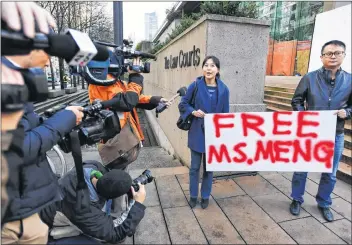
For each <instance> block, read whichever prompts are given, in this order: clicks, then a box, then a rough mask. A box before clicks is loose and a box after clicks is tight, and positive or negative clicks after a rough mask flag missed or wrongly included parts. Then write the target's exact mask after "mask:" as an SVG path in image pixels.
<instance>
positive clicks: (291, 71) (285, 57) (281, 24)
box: [153, 1, 350, 76]
mask: <svg viewBox="0 0 352 245" xmlns="http://www.w3.org/2000/svg"><path fill="white" fill-rule="evenodd" d="M248 3H249V2H242V3H241V4H242V7H246V4H248ZM200 4H201V2H196V1H190V2H185V1H179V2H176V4H175V6H174V7H173V11H172V12H173V14H172V15H170V14H169V15H168V16H167V18H166V20H165V21H164V23H163V25H162V26H161V28H160V29H159V30H158V31H157V33H156V35H155V36H154V37H153V42H154V43H158V42H163V41H164V40H165V39H166V37H167V36H168V34H169V33H171V31H172V30H173V29H174V28H175V26H177V24H178V23H179V22H180V19H181V18H182V16H183V15H185V14H190V13H194V12H199V11H200ZM346 4H350V2H335V1H333V2H324V1H316V2H313V1H311V2H301V1H296V2H295V1H290V2H289V1H272V2H264V1H260V2H259V1H258V2H256V6H257V10H258V12H257V13H258V15H257V18H258V19H266V20H270V22H271V27H270V28H271V29H270V38H269V53H268V57H267V70H266V74H267V75H272V76H295V75H301V76H303V75H304V74H306V73H307V71H308V64H309V56H310V48H311V42H312V38H313V33H314V24H315V17H316V15H317V14H319V13H322V12H324V11H329V10H331V9H334V8H338V7H341V6H343V5H346Z"/></svg>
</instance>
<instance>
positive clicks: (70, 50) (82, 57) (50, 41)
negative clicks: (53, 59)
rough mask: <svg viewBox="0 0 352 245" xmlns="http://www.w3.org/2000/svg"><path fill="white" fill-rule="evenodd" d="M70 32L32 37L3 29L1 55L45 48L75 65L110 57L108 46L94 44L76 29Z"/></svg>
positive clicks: (37, 34) (51, 53)
mask: <svg viewBox="0 0 352 245" xmlns="http://www.w3.org/2000/svg"><path fill="white" fill-rule="evenodd" d="M68 32H69V33H70V34H65V35H59V34H49V35H46V34H43V33H36V35H35V37H34V38H33V39H30V38H27V37H26V36H24V35H23V33H21V32H14V31H9V30H6V29H1V55H24V54H28V53H29V52H31V51H32V50H34V49H43V50H44V51H45V52H46V53H48V54H49V55H51V56H57V57H59V58H64V59H65V60H66V61H67V62H68V63H69V64H70V65H73V66H75V65H80V66H83V65H86V64H87V63H88V62H89V61H90V60H92V59H93V60H99V61H105V60H107V59H108V58H109V52H108V50H107V49H106V47H104V46H102V45H99V44H93V43H92V41H91V40H90V39H89V37H88V35H87V34H85V33H81V32H79V31H76V30H68ZM68 32H67V33H68ZM71 33H72V34H71Z"/></svg>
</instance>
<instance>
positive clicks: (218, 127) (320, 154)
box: [204, 111, 337, 173]
mask: <svg viewBox="0 0 352 245" xmlns="http://www.w3.org/2000/svg"><path fill="white" fill-rule="evenodd" d="M335 112H336V111H302V112H298V111H285V112H246V113H219V114H206V115H205V118H204V126H205V127H204V128H205V147H206V169H207V171H287V172H292V171H302V172H328V173H331V172H332V164H333V158H334V145H335V129H336V117H337V116H336V115H334V113H335Z"/></svg>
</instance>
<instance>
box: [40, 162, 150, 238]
mask: <svg viewBox="0 0 352 245" xmlns="http://www.w3.org/2000/svg"><path fill="white" fill-rule="evenodd" d="M83 168H84V171H85V175H86V176H85V180H86V183H87V185H88V184H90V183H89V182H90V179H89V178H87V174H88V173H87V172H86V170H88V172H90V170H91V169H93V170H99V171H100V172H101V173H102V174H104V173H106V172H107V170H106V169H105V168H104V166H103V165H102V164H100V163H99V162H96V161H85V162H84V165H83ZM59 184H60V187H61V189H62V191H63V192H64V195H65V197H64V199H63V200H62V201H61V202H57V203H55V204H52V205H50V206H49V207H46V208H45V209H43V210H42V211H41V212H40V216H41V219H42V220H43V221H44V222H45V223H46V224H47V225H48V226H49V228H53V223H54V217H55V214H56V212H57V211H59V212H61V213H63V214H64V215H65V216H66V217H67V218H68V219H69V220H70V221H71V222H72V223H73V224H74V225H75V226H77V227H78V228H79V229H80V230H81V231H82V232H83V233H84V234H86V235H89V236H91V237H94V238H97V239H100V240H104V241H106V242H108V243H118V242H120V241H122V240H123V239H125V237H126V236H132V235H133V234H134V233H135V231H136V227H137V226H138V224H139V222H140V221H141V220H142V218H143V217H144V211H145V206H144V205H143V204H141V203H138V202H134V204H133V205H132V207H131V209H130V210H129V212H128V215H127V217H124V218H123V217H119V218H120V220H121V218H122V221H123V222H122V223H120V224H118V220H119V219H115V218H114V217H112V216H110V215H107V214H106V213H105V212H104V211H102V209H103V207H104V204H105V202H106V199H104V198H103V197H101V196H99V200H98V201H97V200H94V201H93V200H92V193H90V194H91V195H90V197H91V202H90V204H91V206H90V212H87V213H84V214H77V213H75V212H74V208H73V206H74V202H75V198H76V195H75V193H76V185H77V175H76V170H75V168H73V169H72V170H70V171H69V172H68V173H67V174H66V175H65V176H64V177H63V178H61V179H60V180H59Z"/></svg>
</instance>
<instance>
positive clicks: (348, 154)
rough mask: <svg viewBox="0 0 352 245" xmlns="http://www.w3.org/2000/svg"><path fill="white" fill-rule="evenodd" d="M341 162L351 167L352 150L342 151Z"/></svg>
mask: <svg viewBox="0 0 352 245" xmlns="http://www.w3.org/2000/svg"><path fill="white" fill-rule="evenodd" d="M341 161H342V162H344V163H347V164H350V165H352V150H350V149H346V148H345V149H344V150H343V152H342V159H341Z"/></svg>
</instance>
